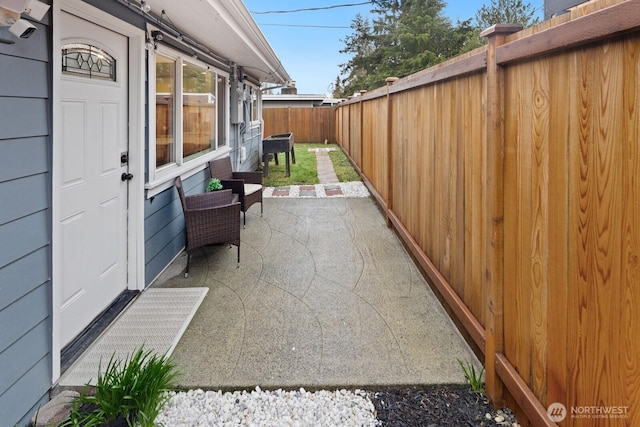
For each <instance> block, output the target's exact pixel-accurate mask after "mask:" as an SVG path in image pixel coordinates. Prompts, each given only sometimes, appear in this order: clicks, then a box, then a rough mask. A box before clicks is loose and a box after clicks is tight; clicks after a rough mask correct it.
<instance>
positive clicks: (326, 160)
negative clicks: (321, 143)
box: [309, 148, 340, 184]
mask: <svg viewBox="0 0 640 427" xmlns="http://www.w3.org/2000/svg"><path fill="white" fill-rule="evenodd" d="M309 151H315V153H316V164H317V167H318V179H319V180H320V184H337V183H338V182H340V181H339V180H338V177H337V176H336V171H335V170H334V169H333V163H332V162H331V158H330V157H329V151H336V149H335V148H310V149H309Z"/></svg>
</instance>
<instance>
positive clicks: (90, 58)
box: [62, 43, 116, 82]
mask: <svg viewBox="0 0 640 427" xmlns="http://www.w3.org/2000/svg"><path fill="white" fill-rule="evenodd" d="M62 72H63V73H66V74H73V75H76V76H83V77H87V78H90V79H100V80H109V81H114V82H115V81H116V60H115V58H114V57H113V56H111V55H109V54H108V53H107V52H105V51H104V50H102V49H100V48H97V47H95V46H91V45H88V44H82V43H71V44H67V45H65V46H63V47H62Z"/></svg>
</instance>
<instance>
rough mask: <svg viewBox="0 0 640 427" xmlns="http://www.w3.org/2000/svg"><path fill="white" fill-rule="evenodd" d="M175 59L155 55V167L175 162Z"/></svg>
mask: <svg viewBox="0 0 640 427" xmlns="http://www.w3.org/2000/svg"><path fill="white" fill-rule="evenodd" d="M175 87H176V61H175V60H173V59H171V58H165V57H163V56H161V55H158V56H157V57H156V167H160V166H164V165H167V164H170V163H174V162H175V147H176V145H175V137H174V129H175V126H174V121H175V114H174V111H175V109H174V107H175V99H176V96H175Z"/></svg>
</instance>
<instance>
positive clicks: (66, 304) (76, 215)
mask: <svg viewBox="0 0 640 427" xmlns="http://www.w3.org/2000/svg"><path fill="white" fill-rule="evenodd" d="M60 22H61V25H60V29H61V30H60V46H61V47H62V53H61V54H62V58H63V59H62V74H61V77H60V79H61V81H60V98H59V103H58V104H57V105H56V108H58V109H59V111H58V114H56V117H57V118H56V123H55V126H57V129H59V132H57V135H59V137H58V139H57V140H56V141H55V142H54V158H56V159H57V160H56V162H55V166H54V167H57V168H58V177H59V178H58V179H56V180H55V182H54V189H53V192H54V195H56V196H57V197H59V209H58V214H57V215H56V217H55V218H54V227H57V228H58V229H57V230H54V235H56V236H59V237H58V239H59V240H58V241H57V242H56V243H57V245H56V247H55V248H54V250H56V251H62V253H61V254H60V255H61V256H60V257H59V260H60V261H59V262H58V265H57V266H54V268H55V267H57V268H58V269H59V270H60V274H59V275H58V276H57V277H58V278H59V281H60V283H59V285H58V286H59V287H60V289H61V295H60V312H59V313H60V314H59V322H60V345H61V346H64V345H66V344H68V343H69V342H70V341H71V340H73V338H74V337H76V336H77V335H78V334H79V333H80V332H81V331H82V330H83V329H84V328H85V327H86V326H88V325H89V324H90V323H91V321H92V320H94V319H95V318H96V316H97V315H99V314H100V312H101V311H102V310H104V309H105V308H106V307H108V306H109V304H110V303H111V302H113V300H114V299H115V298H116V297H117V296H118V295H119V294H120V293H121V292H122V291H123V290H125V289H127V260H128V256H127V191H128V186H129V181H127V180H123V178H125V177H126V174H128V173H129V170H128V163H127V162H126V161H121V160H126V159H125V158H121V157H122V156H123V155H126V153H127V152H128V149H129V147H128V146H129V143H128V123H127V122H128V106H127V104H128V42H129V41H128V38H127V37H125V36H123V35H121V34H118V33H116V32H113V31H111V30H109V29H107V28H105V27H102V26H99V25H96V24H93V23H91V22H89V21H86V20H84V19H82V18H79V17H77V16H74V15H71V14H69V13H67V12H64V11H63V12H62V13H61V16H60ZM123 174H125V176H123Z"/></svg>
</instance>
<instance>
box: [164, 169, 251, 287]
mask: <svg viewBox="0 0 640 427" xmlns="http://www.w3.org/2000/svg"><path fill="white" fill-rule="evenodd" d="M176 189H177V190H178V194H179V195H180V202H181V203H182V211H183V212H184V222H185V228H186V230H187V244H186V251H187V269H186V270H185V272H184V277H188V276H189V265H190V264H191V252H192V251H193V250H194V249H198V248H201V247H203V246H208V245H213V244H217V243H228V244H230V245H235V246H237V247H238V267H239V266H240V203H238V202H235V203H234V202H233V194H232V193H231V190H221V191H214V192H211V193H204V194H195V195H192V196H185V194H184V189H183V188H182V180H181V179H180V177H178V178H176Z"/></svg>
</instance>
